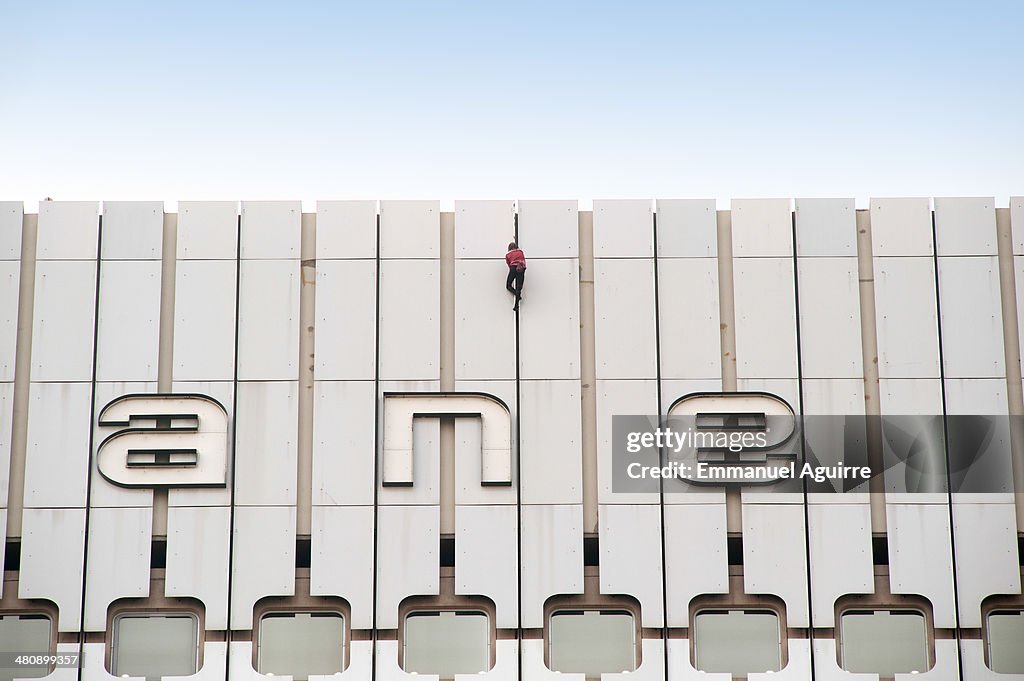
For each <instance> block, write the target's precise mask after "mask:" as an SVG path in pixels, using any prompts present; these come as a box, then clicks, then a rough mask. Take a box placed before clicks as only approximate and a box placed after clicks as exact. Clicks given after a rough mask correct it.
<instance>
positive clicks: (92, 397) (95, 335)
mask: <svg viewBox="0 0 1024 681" xmlns="http://www.w3.org/2000/svg"><path fill="white" fill-rule="evenodd" d="M96 221H97V229H96V281H95V282H94V284H95V286H94V288H93V301H92V302H93V306H92V376H91V378H90V384H89V449H88V451H87V452H86V457H85V460H86V461H88V462H89V465H88V467H87V468H86V473H85V533H84V535H83V536H84V545H83V551H82V582H81V594H82V597H81V603H80V607H79V616H78V655H79V659H81V658H82V656H83V655H84V654H85V599H86V584H87V583H88V575H89V522H90V520H91V518H92V478H93V475H92V459H93V455H92V448H93V444H94V442H95V429H94V428H93V426H92V424H93V419H94V418H95V417H94V414H95V413H96V363H97V359H98V357H97V355H98V342H99V331H100V276H101V274H102V272H101V266H102V263H103V214H102V213H100V214H99V215H97V216H96ZM82 674H83V670H82V665H79V666H78V681H82Z"/></svg>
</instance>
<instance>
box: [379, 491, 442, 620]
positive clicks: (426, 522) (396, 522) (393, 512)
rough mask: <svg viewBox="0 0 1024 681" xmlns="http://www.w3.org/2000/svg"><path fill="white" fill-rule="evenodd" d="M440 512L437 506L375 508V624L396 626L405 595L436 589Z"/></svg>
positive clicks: (423, 594) (422, 593) (433, 591)
mask: <svg viewBox="0 0 1024 681" xmlns="http://www.w3.org/2000/svg"><path fill="white" fill-rule="evenodd" d="M440 523H441V515H440V511H439V509H438V507H437V506H380V507H378V509H377V527H378V528H379V529H378V533H377V536H378V542H377V628H378V629H397V628H398V605H399V604H400V603H401V602H402V601H403V600H404V599H405V598H406V597H408V596H427V595H431V594H436V593H437V592H438V586H439V583H438V552H439V551H440V531H441V526H440Z"/></svg>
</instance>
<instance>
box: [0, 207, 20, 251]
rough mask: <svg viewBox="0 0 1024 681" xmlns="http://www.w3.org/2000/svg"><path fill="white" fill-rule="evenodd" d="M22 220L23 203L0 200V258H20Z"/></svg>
mask: <svg viewBox="0 0 1024 681" xmlns="http://www.w3.org/2000/svg"><path fill="white" fill-rule="evenodd" d="M24 220H25V204H24V203H22V202H21V201H0V260H20V259H21V229H22V224H23V222H24Z"/></svg>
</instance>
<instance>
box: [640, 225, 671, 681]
mask: <svg viewBox="0 0 1024 681" xmlns="http://www.w3.org/2000/svg"><path fill="white" fill-rule="evenodd" d="M651 231H652V238H653V243H652V246H653V248H654V372H655V373H654V378H655V385H656V388H657V393H658V394H657V405H658V421H659V422H660V421H661V418H662V399H661V297H660V296H661V287H660V283H659V279H658V213H657V212H656V211H654V212H652V213H651ZM658 425H659V427H660V426H661V424H660V423H659V424H658ZM664 452H665V450H664V449H660V450H659V451H658V454H659V456H658V458H659V461H658V465H659V466H664V465H665V461H664ZM658 513H659V515H660V517H661V527H660V528H659V529H660V532H659V533H658V534H659V536H660V539H661V641H662V651H661V652H662V659H663V664H664V665H665V667H664V673H665V674H666V675H667V674H668V570H667V566H666V564H665V556H666V553H667V551H666V542H665V480H664V479H663V478H661V477H660V476H659V477H658ZM641 625H642V623H641ZM642 649H643V642H642V641H641V650H642Z"/></svg>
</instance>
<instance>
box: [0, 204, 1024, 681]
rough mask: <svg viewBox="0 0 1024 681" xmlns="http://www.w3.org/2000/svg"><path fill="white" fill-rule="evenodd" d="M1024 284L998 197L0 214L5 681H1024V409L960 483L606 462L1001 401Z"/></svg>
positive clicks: (1016, 379) (1015, 397)
mask: <svg viewBox="0 0 1024 681" xmlns="http://www.w3.org/2000/svg"><path fill="white" fill-rule="evenodd" d="M512 239H516V240H517V241H518V242H519V244H520V246H521V247H522V248H523V249H524V251H525V253H526V257H527V263H528V266H527V272H526V283H525V289H524V293H523V303H522V306H521V308H520V310H519V312H518V313H516V312H513V310H512V309H511V308H512V297H511V296H510V295H509V293H508V292H507V291H506V290H505V286H504V282H505V276H506V272H507V268H506V265H505V262H504V260H503V257H504V254H505V250H506V245H507V244H508V242H509V241H510V240H512ZM1022 294H1024V199H1016V198H1015V199H1011V201H1010V207H1009V208H998V209H997V208H996V207H995V202H994V200H993V199H991V198H977V199H976V198H937V199H934V200H930V199H926V198H893V199H874V200H872V201H871V203H870V208H869V209H865V210H857V209H856V208H855V206H854V202H853V200H852V199H849V200H844V199H835V200H833V199H797V200H796V201H791V200H789V199H764V200H761V199H758V200H752V199H749V200H734V201H732V203H731V206H730V209H729V210H716V205H715V202H714V201H713V200H658V201H649V200H596V201H594V204H593V210H592V211H580V210H579V209H578V204H577V202H576V201H547V200H544V201H540V200H538V201H518V202H516V201H511V200H509V201H458V202H456V203H455V209H454V211H453V212H442V210H441V206H440V203H439V202H437V201H381V202H376V201H324V202H320V203H319V204H318V206H317V210H316V212H315V213H306V214H304V213H302V210H301V205H300V204H299V203H298V202H288V201H280V202H242V203H240V204H239V203H237V202H181V203H180V204H179V205H178V209H177V212H176V213H165V211H164V206H163V205H162V204H161V203H159V202H106V203H104V204H102V208H101V205H100V204H99V203H96V202H50V201H46V202H43V203H41V204H40V207H39V212H38V214H26V213H25V212H24V210H23V206H22V204H20V203H0V526H5V527H6V532H5V534H4V535H3V536H4V541H3V544H0V553H2V554H3V556H4V568H5V570H4V579H3V581H2V591H0V615H2V617H3V619H2V620H0V651H4V652H0V655H5V656H7V657H4V658H0V662H2V663H3V664H7V665H8V667H7V668H6V669H2V670H0V675H5V676H0V678H9V679H15V678H33V677H40V676H47V678H52V679H56V680H58V681H69V680H71V679H84V680H85V681H103V680H104V679H110V678H114V677H121V678H123V677H128V678H147V679H159V678H164V679H168V678H171V677H174V678H175V679H179V680H180V679H182V678H185V677H187V678H191V679H196V680H197V681H252V680H254V679H259V678H267V677H269V676H270V675H274V676H291V677H293V678H294V679H295V680H296V681H298V680H299V679H306V678H309V679H314V678H318V677H321V678H326V677H327V676H331V677H332V678H341V679H348V680H353V681H369V680H374V681H377V680H379V681H397V680H400V679H411V678H414V676H413V675H414V674H415V675H416V678H427V679H430V678H439V679H455V678H458V679H461V680H467V679H469V678H470V677H469V676H468V675H469V674H472V675H473V678H475V679H488V680H490V681H512V680H522V681H544V680H547V679H564V680H566V681H584V680H585V679H597V678H600V679H603V680H604V681H626V680H627V679H635V680H636V681H655V680H669V681H687V680H690V679H707V680H710V681H727V680H728V679H731V678H747V679H750V680H751V681H766V680H767V679H768V678H769V676H768V674H771V677H770V678H773V679H787V680H791V681H806V680H810V679H815V680H818V681H843V680H847V679H848V680H850V681H855V680H859V681H868V680H870V679H889V678H892V679H898V680H901V681H909V679H910V677H911V675H913V676H914V678H919V679H928V680H930V681H954V680H963V681H996V680H998V679H1018V680H1020V679H1024V653H1022V649H1024V597H1022V596H1021V572H1022V557H1024V551H1022V546H1024V496H1021V495H1020V494H1015V493H1014V490H1016V491H1017V492H1020V491H1022V490H1024V484H1022V480H1024V459H1022V458H1021V454H1020V452H1021V451H1024V450H1022V449H1021V448H1022V447H1024V440H1020V434H1019V433H1018V432H1017V430H1018V429H1017V428H1016V427H1015V423H1016V422H1015V421H1013V420H1010V421H1008V423H1009V424H1010V427H1009V428H1007V429H1006V430H1005V431H999V432H998V433H997V434H996V435H995V436H993V440H992V441H993V442H994V443H995V445H993V446H995V447H996V448H997V449H1000V451H1003V452H1005V460H1004V462H1003V463H1004V468H1003V469H1002V470H1003V481H1004V482H1005V484H1003V485H1002V486H1000V487H999V488H998V489H995V490H986V491H985V492H984V493H972V492H970V491H958V490H960V489H961V488H957V487H955V486H954V485H952V484H950V481H949V480H948V479H947V480H946V484H945V485H944V486H942V487H940V488H939V489H937V490H930V491H917V492H908V491H905V490H898V489H896V488H895V487H891V486H890V485H889V483H888V480H887V479H886V476H880V477H878V478H877V479H876V480H875V482H874V483H873V484H872V486H871V487H870V490H869V489H867V488H865V489H862V490H859V491H855V492H853V493H845V494H827V493H817V492H815V491H813V490H809V489H808V488H807V487H806V486H805V487H803V488H802V489H799V488H798V489H797V490H796V491H793V490H790V491H788V492H786V493H774V494H773V493H767V492H766V491H765V490H761V489H752V488H749V487H741V486H711V487H704V488H702V489H701V492H700V493H699V494H668V493H665V490H664V489H659V491H657V492H651V491H640V492H623V491H616V485H615V483H614V481H613V456H612V454H613V449H614V447H615V446H616V435H615V433H614V430H613V421H612V417H613V416H616V415H654V416H661V415H666V414H669V413H670V412H671V411H672V410H673V408H674V407H676V405H678V404H680V403H681V402H680V401H681V400H683V401H684V402H685V399H686V398H688V397H692V396H698V395H699V396H703V397H704V398H712V399H718V400H720V402H709V403H708V404H711V405H719V404H720V405H725V406H723V407H721V408H719V407H709V408H708V409H710V412H708V413H711V412H714V413H715V414H717V415H719V416H721V413H724V412H726V411H727V412H730V413H733V412H735V413H738V414H741V415H749V413H750V412H758V409H759V407H756V405H757V404H760V403H759V402H756V400H754V398H756V397H758V396H762V397H763V396H765V395H767V396H771V397H772V399H777V400H780V401H781V402H782V403H784V404H786V405H788V406H789V407H790V408H791V409H792V410H793V412H794V413H795V414H797V415H800V416H807V417H811V416H819V415H821V416H823V415H849V416H855V417H857V416H859V417H879V416H887V415H904V416H922V417H927V416H936V417H939V419H940V421H941V422H945V421H946V420H947V419H948V418H949V417H953V416H957V415H974V414H981V415H996V416H1007V415H1022V414H1024V395H1022V381H1021V370H1020V355H1021V331H1020V326H1019V321H1018V320H1019V319H1022V318H1024V316H1022V315H1024V310H1020V306H1021V305H1022V304H1024V295H1022ZM723 395H724V396H725V397H722V396H723ZM729 395H733V397H732V398H730V397H729ZM737 395H738V397H737ZM748 398H749V399H748ZM730 400H731V401H730ZM745 400H747V401H745ZM750 400H754V401H750ZM729 404H732V405H734V406H732V407H730V406H728V405H729ZM751 405H754V406H751ZM706 411H707V410H706ZM867 423H871V421H870V420H869V421H867ZM864 439H865V443H866V448H867V450H868V451H870V452H874V454H872V456H880V454H878V453H877V451H880V450H882V449H884V448H885V446H886V445H885V444H884V443H886V442H890V441H891V440H892V437H889V436H888V435H887V434H886V433H884V432H875V431H873V430H872V429H871V428H870V427H868V428H867V429H866V432H865V438H864ZM937 447H938V448H939V449H938V450H937V451H940V453H941V454H942V455H943V456H945V455H946V454H948V451H949V448H950V445H949V443H948V442H946V441H945V440H943V439H941V438H940V440H939V443H938V445H937ZM900 473H901V474H902V471H900ZM940 473H942V471H940ZM944 474H945V476H946V478H949V476H950V475H952V473H951V469H950V467H949V466H948V465H946V466H945V470H944ZM18 655H27V656H29V657H33V658H37V657H39V656H48V657H50V658H54V659H48V660H42V663H41V665H35V666H33V664H32V660H31V659H27V660H26V659H23V660H21V661H15V660H16V657H17V656H18ZM56 658H61V659H59V660H56V662H55V661H54V660H55V659H56ZM64 658H67V659H64ZM69 660H72V661H70V662H69ZM3 664H0V667H3ZM338 674H340V676H338ZM1014 674H1016V675H1014ZM432 675H433V676H432Z"/></svg>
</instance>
